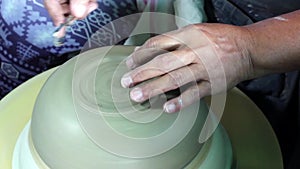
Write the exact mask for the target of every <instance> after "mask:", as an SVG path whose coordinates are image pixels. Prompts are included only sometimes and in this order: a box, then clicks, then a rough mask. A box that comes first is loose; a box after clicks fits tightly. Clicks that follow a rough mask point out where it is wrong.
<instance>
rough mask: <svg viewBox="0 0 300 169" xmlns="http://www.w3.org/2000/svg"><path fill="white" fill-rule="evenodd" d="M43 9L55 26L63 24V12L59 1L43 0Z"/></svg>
mask: <svg viewBox="0 0 300 169" xmlns="http://www.w3.org/2000/svg"><path fill="white" fill-rule="evenodd" d="M44 5H45V8H46V9H47V10H48V12H49V15H50V17H51V19H52V20H53V23H54V25H55V26H59V25H60V24H62V23H64V21H65V17H64V10H63V9H62V6H61V4H60V2H59V1H56V0H45V1H44Z"/></svg>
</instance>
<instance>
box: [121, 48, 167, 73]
mask: <svg viewBox="0 0 300 169" xmlns="http://www.w3.org/2000/svg"><path fill="white" fill-rule="evenodd" d="M167 52H168V51H166V50H163V49H157V48H144V49H142V50H136V52H133V53H132V54H131V55H130V56H128V58H127V59H126V65H127V67H128V68H129V69H134V68H136V67H138V66H140V65H143V64H145V63H147V62H149V61H150V60H152V59H153V58H154V57H156V56H158V55H161V54H164V53H167Z"/></svg>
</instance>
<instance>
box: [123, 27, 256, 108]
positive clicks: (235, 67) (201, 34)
mask: <svg viewBox="0 0 300 169" xmlns="http://www.w3.org/2000/svg"><path fill="white" fill-rule="evenodd" d="M250 41H251V38H250V34H249V32H248V30H247V29H246V28H244V27H237V26H230V25H225V24H198V25H191V26H187V27H185V28H182V29H179V30H176V31H173V32H169V33H166V34H164V35H159V36H156V37H153V38H151V39H149V40H148V41H147V42H146V43H145V44H144V45H143V46H141V47H140V48H138V49H136V50H135V51H134V52H133V53H132V55H131V56H129V57H128V58H127V61H126V64H127V66H128V67H129V68H131V69H132V70H131V71H130V72H128V73H127V74H125V75H124V76H123V77H122V79H121V84H122V86H123V87H133V86H135V85H136V84H139V83H141V82H144V81H146V80H149V79H152V78H156V79H153V80H152V81H148V82H147V81H146V82H145V83H143V84H141V85H139V86H135V87H134V88H133V89H132V90H131V92H130V97H131V99H132V100H134V101H136V102H143V101H145V100H147V99H149V97H152V96H154V95H157V94H160V93H162V92H166V91H170V90H173V89H176V88H178V87H180V86H183V85H186V84H188V83H191V82H196V83H194V84H193V85H191V86H190V87H188V88H187V89H186V90H185V91H183V92H182V93H181V95H180V96H179V97H177V98H174V99H171V100H169V101H167V102H166V103H165V104H164V110H165V111H166V112H169V113H172V112H177V111H179V110H180V109H182V108H183V107H186V106H188V105H190V104H192V103H193V102H195V101H197V100H199V99H200V98H202V97H204V96H207V95H210V94H214V93H218V92H222V91H224V90H227V89H229V88H232V87H234V86H235V85H236V84H237V83H238V82H240V81H242V80H245V79H248V78H249V76H251V74H252V63H251V58H250V56H249V51H248V47H249V43H250Z"/></svg>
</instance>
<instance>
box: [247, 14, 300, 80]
mask: <svg viewBox="0 0 300 169" xmlns="http://www.w3.org/2000/svg"><path fill="white" fill-rule="evenodd" d="M246 28H247V29H248V30H249V32H250V34H251V37H252V40H253V42H252V45H251V48H249V51H250V56H251V60H252V63H253V66H254V67H253V69H254V76H260V75H264V74H268V73H277V72H286V71H291V70H299V69H300V10H298V11H295V12H292V13H288V14H285V15H282V16H278V17H275V18H271V19H267V20H265V21H261V22H258V23H255V24H252V25H249V26H246Z"/></svg>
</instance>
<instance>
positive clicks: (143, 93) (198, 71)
mask: <svg viewBox="0 0 300 169" xmlns="http://www.w3.org/2000/svg"><path fill="white" fill-rule="evenodd" d="M205 76H207V73H206V71H205V69H204V68H203V66H201V65H199V64H192V65H190V66H186V67H182V68H180V69H177V70H174V71H172V72H170V73H168V74H166V75H164V76H162V77H160V78H158V79H155V80H153V81H151V82H148V83H146V84H144V85H141V86H139V87H136V88H134V89H133V90H132V91H131V92H130V97H131V99H132V100H133V101H135V102H143V101H145V100H148V99H149V98H150V97H153V96H156V95H158V94H162V93H165V92H168V91H171V90H174V89H177V88H179V87H180V86H183V85H185V84H187V83H191V82H195V83H196V82H197V81H198V80H199V79H201V80H203V79H206V78H205Z"/></svg>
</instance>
